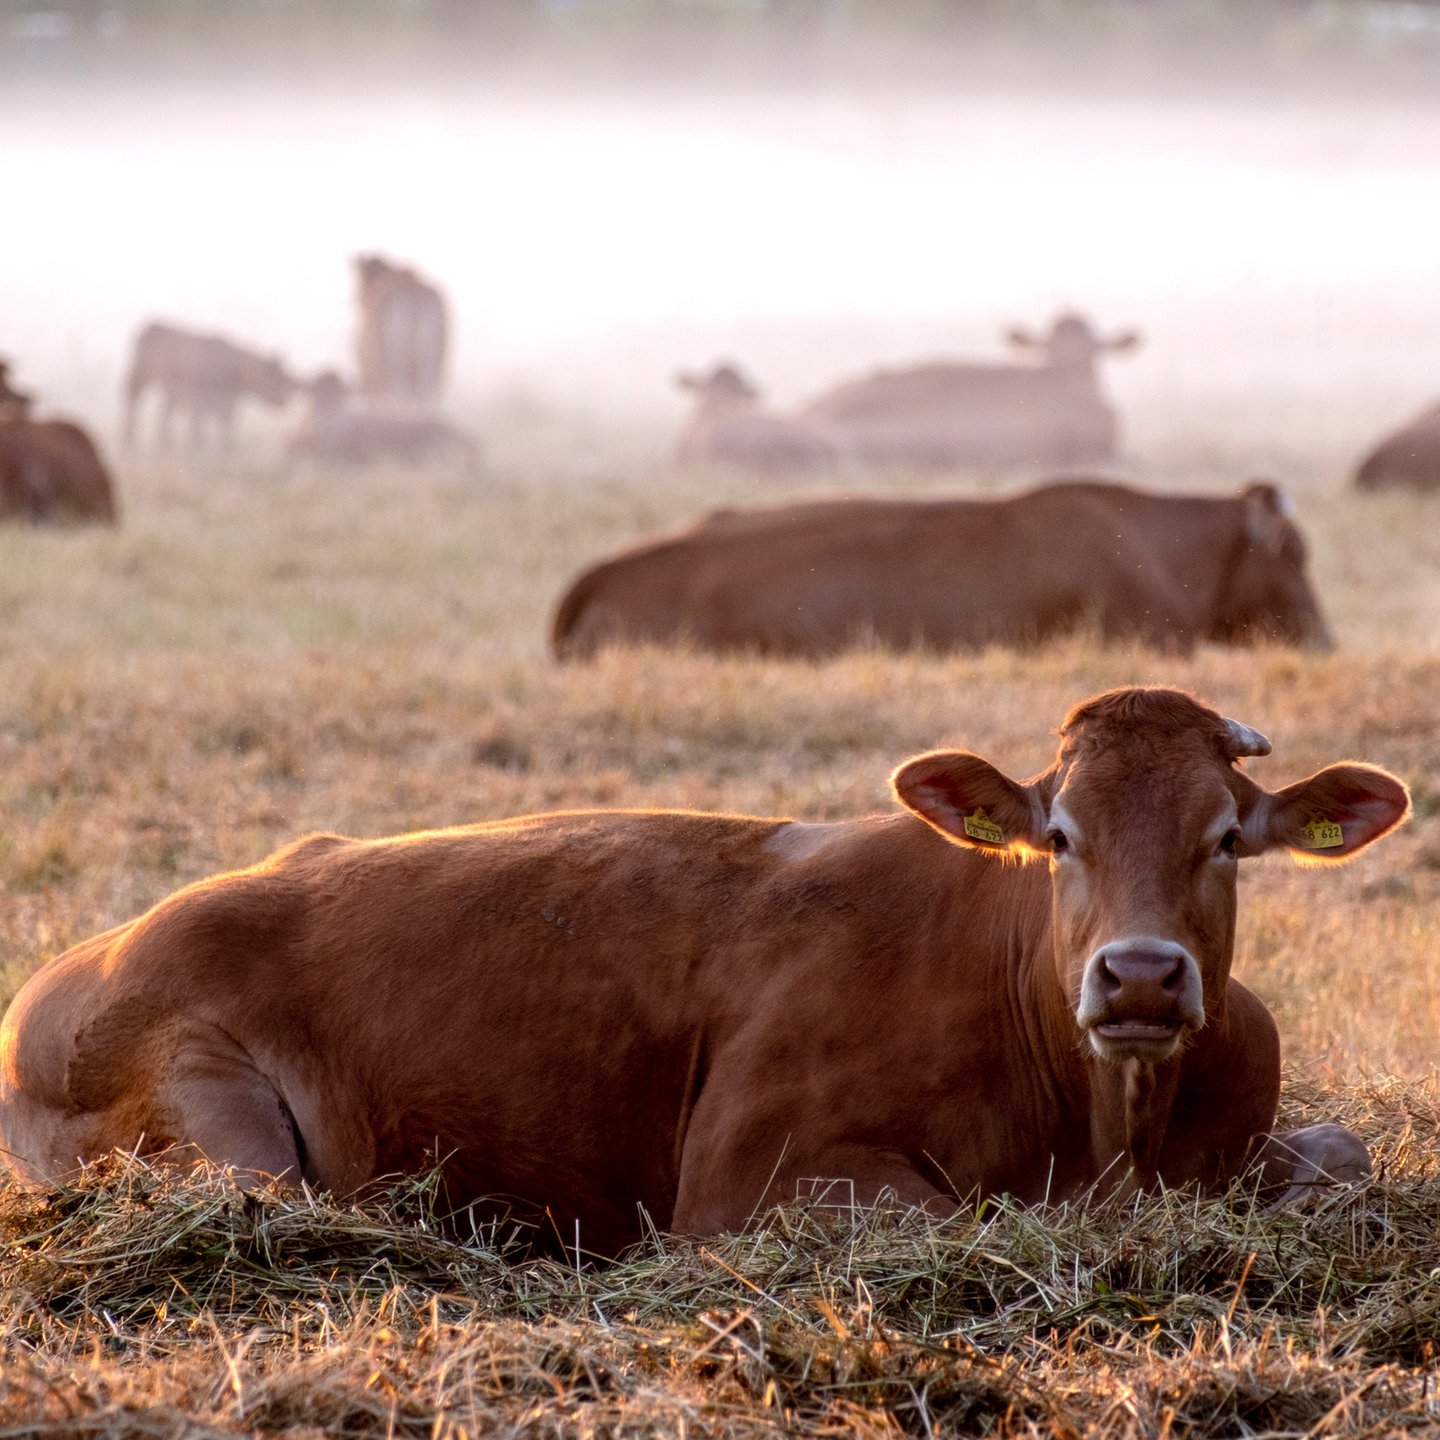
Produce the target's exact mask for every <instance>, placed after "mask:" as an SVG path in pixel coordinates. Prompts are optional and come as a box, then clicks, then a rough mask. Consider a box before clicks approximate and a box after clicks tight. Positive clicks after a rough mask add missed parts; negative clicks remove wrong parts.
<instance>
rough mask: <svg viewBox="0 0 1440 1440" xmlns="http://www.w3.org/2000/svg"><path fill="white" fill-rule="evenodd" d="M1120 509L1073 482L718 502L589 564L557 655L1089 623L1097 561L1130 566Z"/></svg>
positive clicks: (932, 640) (898, 640)
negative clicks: (987, 495) (1058, 541)
mask: <svg viewBox="0 0 1440 1440" xmlns="http://www.w3.org/2000/svg"><path fill="white" fill-rule="evenodd" d="M1109 522H1110V515H1109V511H1108V508H1107V507H1106V506H1105V504H1104V503H1103V500H1097V495H1096V494H1095V493H1092V492H1091V491H1089V490H1087V489H1085V488H1084V487H1065V486H1056V487H1049V488H1048V489H1046V490H1042V491H1038V492H1031V493H1030V494H1027V495H1022V496H1017V497H1013V498H1011V499H1008V500H999V501H972V500H958V499H943V500H933V501H931V500H905V499H896V500H892V499H888V498H842V499H836V500H830V501H820V502H811V503H799V504H794V505H789V506H779V507H775V508H774V509H764V510H752V511H740V512H728V513H723V514H721V515H719V516H716V517H711V518H706V519H704V520H701V521H700V522H699V523H698V524H696V525H695V526H694V527H692V528H691V529H690V530H688V531H682V532H680V533H679V534H677V535H674V536H669V537H664V538H662V539H660V540H658V541H656V542H654V543H652V544H650V545H642V546H638V547H636V548H635V549H633V550H631V551H629V552H627V553H624V554H622V555H619V556H616V557H614V558H613V559H611V560H608V561H604V562H602V563H601V564H599V565H597V566H595V567H594V568H592V569H591V570H590V571H587V572H586V573H585V574H583V575H581V576H580V577H579V578H578V579H577V580H576V581H575V582H574V584H573V585H572V586H571V587H570V590H569V591H568V592H567V594H566V596H565V597H564V599H563V600H562V601H561V604H560V606H559V608H558V609H557V612H556V619H555V624H554V627H553V629H552V640H553V642H554V644H555V646H556V649H557V652H558V653H560V654H562V655H584V654H588V653H590V652H591V651H592V650H594V649H595V648H597V647H598V646H600V645H603V644H605V643H608V642H614V641H624V640H630V641H654V642H657V643H661V644H670V643H676V642H683V641H686V640H689V641H692V642H693V643H695V644H697V645H699V646H701V647H704V648H708V649H717V650H728V649H747V648H748V649H754V650H759V651H763V652H776V653H792V654H805V655H823V654H829V653H833V652H835V651H837V650H840V649H843V648H845V647H847V646H850V645H855V644H865V643H880V644H883V645H886V646H890V647H893V648H900V649H907V648H912V647H916V646H920V647H929V648H937V649H952V648H967V647H975V646H982V645H985V644H991V643H996V644H1024V643H1027V642H1033V641H1035V640H1038V639H1041V638H1044V637H1045V636H1047V635H1050V634H1053V633H1055V632H1057V631H1059V630H1063V629H1065V628H1067V627H1072V626H1074V625H1076V624H1079V623H1082V622H1083V621H1084V620H1085V619H1086V617H1087V615H1088V614H1089V613H1090V612H1091V611H1092V610H1094V609H1095V604H1094V601H1095V596H1096V594H1097V590H1098V589H1100V588H1103V582H1101V583H1100V584H1098V585H1097V574H1100V575H1103V574H1105V573H1108V572H1109V571H1110V570H1112V569H1119V568H1124V567H1126V566H1128V567H1129V568H1131V569H1132V570H1133V569H1134V568H1135V564H1136V561H1137V560H1138V559H1139V558H1140V557H1139V556H1138V555H1136V554H1135V553H1134V552H1133V551H1132V549H1131V547H1130V546H1129V545H1128V543H1126V542H1124V541H1123V540H1122V542H1121V543H1120V545H1119V547H1118V549H1119V551H1120V552H1121V553H1120V554H1119V555H1118V556H1117V553H1116V552H1117V545H1116V543H1115V537H1114V535H1113V532H1112V533H1107V530H1106V527H1107V526H1108V525H1109ZM1056 536H1064V537H1065V539H1066V545H1065V547H1064V548H1063V549H1062V550H1059V551H1057V550H1056V548H1055V545H1054V541H1055V537H1056Z"/></svg>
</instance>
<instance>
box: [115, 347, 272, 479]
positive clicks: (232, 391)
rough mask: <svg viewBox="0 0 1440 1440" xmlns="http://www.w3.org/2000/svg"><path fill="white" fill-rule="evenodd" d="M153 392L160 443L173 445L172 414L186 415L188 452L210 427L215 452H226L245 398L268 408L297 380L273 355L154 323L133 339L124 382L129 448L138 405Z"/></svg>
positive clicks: (126, 440) (125, 436) (132, 442)
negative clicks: (155, 392) (157, 404)
mask: <svg viewBox="0 0 1440 1440" xmlns="http://www.w3.org/2000/svg"><path fill="white" fill-rule="evenodd" d="M151 388H154V389H155V390H158V391H159V393H160V422H159V437H160V443H161V444H162V445H164V446H167V447H168V446H169V445H170V444H171V442H172V441H173V439H174V433H173V425H174V420H175V416H176V415H177V414H179V413H184V414H187V415H188V416H189V422H190V444H191V448H192V449H196V450H198V449H199V448H200V447H201V445H202V444H203V443H204V439H205V432H206V429H207V427H208V428H209V429H210V430H211V431H212V432H213V438H214V442H215V444H216V446H217V448H219V449H221V450H228V449H229V448H230V445H231V443H232V440H233V438H234V427H235V407H236V406H237V405H238V404H239V403H240V401H241V400H242V399H244V398H245V397H246V396H249V397H251V398H253V399H255V400H259V401H261V402H262V403H263V404H266V405H270V406H280V405H283V404H285V402H286V401H287V400H289V398H290V396H291V395H292V394H293V393H294V392H295V389H296V382H295V380H294V379H293V378H292V377H291V376H290V374H289V372H288V371H287V370H286V369H285V366H284V365H283V364H282V363H281V361H280V358H279V356H277V355H257V354H255V353H254V352H253V351H250V350H245V349H242V348H241V347H240V346H239V345H235V344H232V343H231V342H230V341H229V340H226V339H224V338H223V337H222V336H219V335H199V334H196V333H195V332H194V331H191V330H182V329H180V328H179V327H178V326H175V325H162V324H159V323H158V322H156V323H151V324H149V325H147V326H146V327H145V328H144V329H143V330H142V331H141V332H140V334H139V335H137V336H136V337H135V352H134V355H133V356H132V357H131V361H130V373H129V374H128V375H127V376H126V379H125V430H124V439H125V444H126V445H127V446H129V445H133V444H134V442H135V438H136V421H137V412H138V409H139V406H140V401H141V398H142V397H143V396H144V395H145V393H146V392H147V391H148V390H150V389H151Z"/></svg>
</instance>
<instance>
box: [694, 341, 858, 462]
mask: <svg viewBox="0 0 1440 1440" xmlns="http://www.w3.org/2000/svg"><path fill="white" fill-rule="evenodd" d="M675 383H676V385H678V386H679V387H680V389H682V390H684V391H687V392H688V393H689V394H691V395H693V396H694V397H695V409H694V411H693V412H692V413H691V416H690V418H689V420H687V421H686V423H685V427H684V429H683V430H681V432H680V439H679V441H678V442H677V444H676V457H677V458H678V459H680V460H682V461H694V460H715V461H719V462H720V463H721V464H725V465H735V466H737V467H739V468H740V469H742V470H755V471H760V472H762V473H780V472H784V471H791V470H826V469H834V468H835V467H836V466H837V465H838V464H839V463H840V460H841V447H840V446H839V445H838V444H837V443H836V440H835V437H834V436H832V435H830V434H827V433H826V429H825V427H824V426H822V425H820V424H818V423H816V422H815V421H812V420H806V419H803V418H801V417H799V416H795V415H776V414H773V413H771V412H770V411H768V410H766V409H765V408H764V407H763V405H762V404H761V397H760V391H759V390H758V389H756V387H755V386H754V385H753V384H752V383H751V382H750V380H749V379H748V378H747V377H746V376H745V375H743V374H742V373H741V372H740V370H739V368H738V367H737V366H735V365H733V364H729V363H725V362H721V363H720V364H717V365H715V366H714V367H713V368H712V369H711V370H710V372H709V373H708V374H704V375H697V374H694V373H690V372H684V371H682V372H681V373H680V374H679V375H677V376H676V377H675Z"/></svg>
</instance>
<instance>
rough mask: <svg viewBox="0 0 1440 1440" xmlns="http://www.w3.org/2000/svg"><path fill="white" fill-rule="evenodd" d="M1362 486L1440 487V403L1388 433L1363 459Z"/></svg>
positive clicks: (1358, 475) (1359, 482) (1357, 480)
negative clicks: (1390, 433) (1393, 431)
mask: <svg viewBox="0 0 1440 1440" xmlns="http://www.w3.org/2000/svg"><path fill="white" fill-rule="evenodd" d="M1355 483H1356V485H1358V486H1359V487H1360V488H1361V489H1362V490H1381V489H1396V490H1423V491H1429V490H1440V405H1435V406H1432V407H1431V408H1430V409H1428V410H1426V411H1424V412H1423V413H1422V414H1420V415H1417V416H1416V417H1415V419H1413V420H1412V421H1411V422H1410V423H1409V424H1408V425H1405V426H1402V427H1401V428H1400V429H1399V430H1397V431H1396V432H1395V433H1394V434H1393V435H1387V436H1386V437H1385V439H1383V440H1382V441H1381V442H1380V443H1379V444H1378V445H1377V446H1376V447H1375V448H1374V450H1372V451H1371V452H1370V454H1369V455H1367V456H1366V457H1365V459H1364V460H1363V461H1361V463H1360V468H1359V469H1358V470H1357V471H1356V472H1355Z"/></svg>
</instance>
